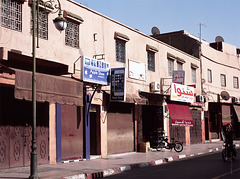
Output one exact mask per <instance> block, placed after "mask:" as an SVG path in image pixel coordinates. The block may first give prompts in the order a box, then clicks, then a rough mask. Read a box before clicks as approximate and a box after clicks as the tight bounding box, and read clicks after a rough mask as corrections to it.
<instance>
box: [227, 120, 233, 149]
mask: <svg viewBox="0 0 240 179" xmlns="http://www.w3.org/2000/svg"><path fill="white" fill-rule="evenodd" d="M225 137H226V141H225V142H226V143H227V144H231V145H232V144H233V130H232V125H231V124H227V126H226V131H225Z"/></svg>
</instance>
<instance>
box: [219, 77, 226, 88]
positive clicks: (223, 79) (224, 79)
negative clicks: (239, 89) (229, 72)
mask: <svg viewBox="0 0 240 179" xmlns="http://www.w3.org/2000/svg"><path fill="white" fill-rule="evenodd" d="M220 78H221V86H224V87H225V86H226V75H224V74H221V76H220Z"/></svg>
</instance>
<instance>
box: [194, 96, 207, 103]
mask: <svg viewBox="0 0 240 179" xmlns="http://www.w3.org/2000/svg"><path fill="white" fill-rule="evenodd" d="M196 102H200V103H205V102H206V98H205V97H204V96H203V95H198V96H196Z"/></svg>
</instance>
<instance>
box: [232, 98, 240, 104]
mask: <svg viewBox="0 0 240 179" xmlns="http://www.w3.org/2000/svg"><path fill="white" fill-rule="evenodd" d="M232 102H233V103H239V102H240V101H239V98H236V97H232Z"/></svg>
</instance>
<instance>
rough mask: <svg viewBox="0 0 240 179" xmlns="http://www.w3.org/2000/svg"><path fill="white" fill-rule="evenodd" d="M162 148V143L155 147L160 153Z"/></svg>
mask: <svg viewBox="0 0 240 179" xmlns="http://www.w3.org/2000/svg"><path fill="white" fill-rule="evenodd" d="M164 146H165V144H164V143H163V142H161V143H160V144H158V146H157V147H156V149H157V151H161V150H162V149H163V148H164Z"/></svg>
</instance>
